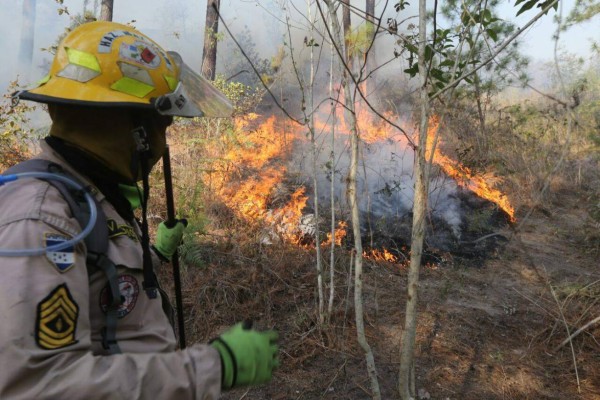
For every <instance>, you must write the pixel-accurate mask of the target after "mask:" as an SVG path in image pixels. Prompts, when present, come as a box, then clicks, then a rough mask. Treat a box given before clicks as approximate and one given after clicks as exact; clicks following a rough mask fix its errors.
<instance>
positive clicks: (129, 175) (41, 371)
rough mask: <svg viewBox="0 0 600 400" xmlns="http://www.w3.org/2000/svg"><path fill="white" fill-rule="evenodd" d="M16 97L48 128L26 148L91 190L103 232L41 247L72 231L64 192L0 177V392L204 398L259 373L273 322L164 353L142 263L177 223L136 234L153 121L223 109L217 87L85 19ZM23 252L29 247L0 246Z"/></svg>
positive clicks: (44, 183)
mask: <svg viewBox="0 0 600 400" xmlns="http://www.w3.org/2000/svg"><path fill="white" fill-rule="evenodd" d="M16 96H17V97H18V98H19V99H21V100H31V101H36V102H41V103H45V104H47V106H48V113H49V115H50V118H51V119H52V125H51V129H50V132H49V136H48V137H47V138H46V139H45V140H43V141H42V143H41V150H42V151H41V154H39V155H38V156H36V157H37V158H38V159H42V160H48V162H49V165H52V167H53V168H54V170H53V171H55V172H56V169H57V168H58V170H60V171H61V172H62V173H64V174H66V175H67V176H71V177H74V178H76V180H77V181H79V182H81V183H82V184H83V185H84V186H89V187H90V188H91V189H90V191H91V193H92V194H93V198H94V202H95V204H97V206H98V209H99V212H98V215H99V216H100V215H101V216H102V217H103V218H105V222H104V223H105V224H106V226H107V227H108V229H107V232H108V237H109V240H108V245H107V248H106V251H105V253H106V254H96V253H94V252H92V251H91V247H90V246H89V245H88V244H87V243H88V242H79V243H75V244H73V245H71V246H67V247H65V248H61V249H58V248H57V247H53V246H55V245H56V244H61V243H63V244H67V243H69V240H71V239H73V238H74V237H76V236H77V235H78V234H79V233H80V232H81V231H82V227H81V224H80V223H79V222H78V219H76V218H75V216H74V215H73V208H72V207H70V204H69V201H67V200H68V199H67V197H69V194H65V193H61V191H60V190H58V189H57V187H56V186H55V185H53V184H52V182H51V180H38V179H18V180H16V181H15V182H11V183H9V184H6V185H3V186H0V268H1V270H2V279H1V280H0V321H1V323H0V365H2V373H1V374H0V398H1V399H57V398H66V399H216V398H218V397H219V396H220V393H221V391H222V390H227V389H230V388H234V387H238V386H247V385H257V384H261V383H265V382H268V381H269V380H270V379H271V375H272V370H273V369H274V368H276V367H277V366H278V358H277V352H278V347H277V333H276V332H275V331H257V330H254V329H251V328H250V327H248V326H245V325H244V324H237V325H235V326H233V327H232V328H230V329H229V330H226V331H225V333H223V334H222V335H221V336H219V337H218V338H217V339H215V340H213V341H212V342H211V343H209V344H195V345H193V346H191V347H188V348H185V349H181V350H178V349H177V342H176V338H175V334H174V331H173V329H172V325H171V323H170V312H169V302H168V301H167V300H166V298H165V295H164V293H163V292H162V290H160V287H159V286H158V283H157V282H156V276H155V275H154V270H155V268H157V267H159V266H160V259H161V258H162V259H169V258H170V257H171V256H172V255H173V253H174V251H175V249H176V248H177V246H178V245H179V243H180V241H181V237H182V235H183V229H184V223H183V222H182V221H179V222H178V223H177V224H176V225H175V226H174V227H167V226H166V225H165V224H161V225H160V226H159V228H158V235H157V238H156V243H154V246H153V247H151V246H150V244H149V239H148V238H147V236H148V229H147V220H146V216H145V214H146V213H145V205H146V202H147V198H148V194H149V190H148V189H149V186H148V174H149V172H150V169H151V168H152V166H153V165H154V164H155V163H156V162H157V161H158V160H159V158H160V157H161V155H162V154H163V152H164V149H165V146H166V138H165V131H166V128H167V127H168V126H169V124H171V122H172V120H173V116H183V117H195V116H202V115H208V116H210V115H214V116H223V115H227V114H228V113H229V112H230V107H231V106H230V105H229V103H228V102H227V101H226V99H225V98H224V97H223V95H222V94H221V93H220V92H218V91H217V90H216V89H214V88H213V87H212V86H211V85H210V84H208V83H207V82H206V81H203V80H202V79H201V78H200V77H198V76H197V75H196V74H195V73H194V72H193V71H191V70H190V69H189V67H187V66H186V65H185V64H184V63H183V61H182V60H181V58H180V57H179V56H178V55H177V54H176V53H172V52H165V51H164V50H163V49H162V48H161V47H160V46H158V45H157V44H156V43H155V42H153V41H152V40H151V39H149V38H148V37H147V36H145V35H144V34H142V33H140V32H138V31H137V30H135V29H133V28H131V27H129V26H126V25H121V24H117V23H113V22H91V23H86V24H83V25H81V26H79V27H77V28H75V29H74V30H72V31H71V32H70V33H69V34H68V35H67V36H66V37H65V38H64V39H63V40H62V42H61V44H60V45H59V47H58V49H57V51H56V56H55V58H54V61H53V64H52V66H51V69H50V72H49V74H48V75H47V76H46V77H45V78H43V79H42V80H41V81H40V82H39V86H38V87H36V88H35V89H31V90H28V91H22V92H19V93H17V94H16ZM139 181H142V182H143V187H144V190H140V189H138V187H137V182H139ZM140 206H141V207H142V220H141V223H139V222H138V221H137V220H136V219H135V217H134V210H135V209H136V208H137V207H140ZM90 223H94V221H92V222H90ZM27 248H29V249H31V248H34V249H35V248H42V253H41V254H37V255H26V253H25V252H23V253H22V255H19V254H17V255H14V254H13V255H11V256H7V254H6V251H5V252H3V251H2V249H4V250H6V249H13V250H14V249H27ZM43 248H48V249H53V250H54V249H55V248H56V249H57V250H55V251H50V250H47V251H45V252H44V250H43ZM17 253H18V250H17ZM92 253H94V254H92ZM100 253H102V251H101V252H100ZM90 255H94V257H90ZM90 260H92V261H93V262H92V261H90ZM94 260H95V261H94ZM115 293H116V294H115Z"/></svg>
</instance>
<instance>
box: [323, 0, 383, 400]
mask: <svg viewBox="0 0 600 400" xmlns="http://www.w3.org/2000/svg"><path fill="white" fill-rule="evenodd" d="M324 1H325V3H326V4H327V7H328V9H329V15H330V18H331V21H332V24H333V36H334V37H333V38H332V40H333V41H334V43H335V45H336V46H337V47H338V48H339V49H340V53H341V54H342V55H343V54H344V50H343V47H342V46H343V42H342V38H341V32H340V26H339V23H338V19H337V13H336V10H335V6H334V4H333V1H332V0H324ZM340 75H341V76H342V86H343V88H344V102H345V105H346V109H347V110H348V116H349V120H348V125H349V127H350V135H351V144H350V147H351V161H350V172H349V174H348V182H347V185H348V187H347V196H348V201H349V203H350V208H351V213H352V231H353V233H354V251H355V252H356V259H355V264H354V308H355V312H356V314H355V315H356V334H357V339H358V343H359V344H360V346H361V347H362V349H363V350H364V352H365V357H366V361H367V373H368V374H369V378H370V380H371V391H372V396H373V399H376V400H379V399H381V392H380V390H379V382H378V380H377V370H376V368H375V359H374V357H373V352H372V351H371V347H370V346H369V343H368V342H367V338H366V336H365V324H364V315H363V300H362V272H363V258H362V239H361V236H360V213H359V209H358V194H357V190H356V171H357V169H358V154H359V137H358V131H357V129H356V115H355V113H354V99H353V98H352V91H351V88H350V85H349V82H348V79H347V76H346V74H345V73H344V71H343V69H342V68H340Z"/></svg>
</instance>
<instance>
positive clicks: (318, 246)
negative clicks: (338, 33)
mask: <svg viewBox="0 0 600 400" xmlns="http://www.w3.org/2000/svg"><path fill="white" fill-rule="evenodd" d="M310 3H311V2H310V0H307V2H306V6H307V8H308V22H309V23H310V38H309V39H310V41H309V43H311V46H310V81H309V83H308V112H309V116H308V130H309V132H310V144H311V148H312V175H313V176H312V178H313V198H314V202H315V227H316V229H315V249H316V252H317V291H318V296H319V323H320V324H323V323H324V322H325V297H324V294H323V262H322V260H321V239H320V235H319V220H320V215H319V190H318V188H319V185H318V175H319V166H318V163H317V160H318V157H319V149H318V146H317V142H316V140H315V114H314V84H315V60H314V57H315V50H314V49H315V47H314V46H312V43H313V41H314V37H313V30H314V26H315V21H314V19H313V17H312V12H311V9H310Z"/></svg>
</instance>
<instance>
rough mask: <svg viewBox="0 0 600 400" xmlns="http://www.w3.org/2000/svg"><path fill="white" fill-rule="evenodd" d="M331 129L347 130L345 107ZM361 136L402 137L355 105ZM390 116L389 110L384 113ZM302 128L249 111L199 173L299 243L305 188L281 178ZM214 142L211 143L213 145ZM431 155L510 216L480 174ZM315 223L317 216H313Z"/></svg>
mask: <svg viewBox="0 0 600 400" xmlns="http://www.w3.org/2000/svg"><path fill="white" fill-rule="evenodd" d="M337 115H338V123H337V126H336V132H339V133H341V134H348V133H349V131H350V130H349V128H348V126H347V123H346V121H345V120H344V110H343V109H342V108H340V109H339V111H338V113H337ZM356 115H357V123H358V129H359V133H360V137H361V140H362V141H363V142H366V143H377V142H383V141H392V140H393V141H399V140H402V141H405V139H404V138H402V137H401V136H400V138H399V136H398V135H397V132H395V130H394V129H393V128H391V127H390V126H389V125H388V124H386V123H384V122H382V121H381V120H380V119H378V120H379V121H380V122H377V121H376V120H374V118H373V117H372V115H371V114H370V113H369V112H368V110H365V109H362V108H359V109H357V112H356ZM388 117H389V118H393V116H388ZM328 123H329V122H320V121H316V122H315V128H316V129H317V130H321V131H326V130H327V129H328V128H329V127H328ZM437 126H438V121H437V119H436V118H433V119H432V123H431V127H430V131H429V137H428V141H429V143H428V148H429V149H431V148H432V141H433V138H434V135H433V133H434V132H435V131H436V129H437ZM305 131H306V128H305V127H300V126H298V125H293V124H291V123H290V122H288V121H278V120H277V119H276V117H275V116H271V117H269V118H266V119H264V120H262V118H261V117H260V116H259V115H256V114H248V115H246V116H244V117H240V118H237V119H236V120H235V121H234V129H233V133H232V134H230V135H225V136H224V138H223V140H222V141H220V142H216V141H215V142H213V144H212V145H213V146H215V148H214V149H212V152H211V153H210V154H213V155H214V158H215V160H216V161H215V162H214V163H213V164H212V166H215V167H213V168H211V169H210V171H206V172H205V173H204V177H205V183H206V185H207V187H209V189H210V190H211V191H212V192H213V193H215V194H216V195H217V196H218V198H219V199H220V200H221V201H222V202H223V203H224V204H225V205H227V207H228V208H229V209H231V210H232V211H233V212H234V214H235V215H236V217H237V218H240V219H243V220H245V221H247V222H249V223H251V224H253V225H255V226H256V225H262V226H267V227H270V229H271V230H272V231H273V232H274V233H276V234H277V235H278V236H279V237H280V238H281V239H283V240H286V241H288V242H291V243H296V244H299V243H300V242H301V240H302V239H303V238H304V239H305V238H306V232H301V231H300V220H301V218H302V217H303V210H304V208H305V206H306V204H307V202H308V196H307V195H306V193H305V192H306V189H305V188H304V187H302V186H300V187H297V188H295V189H293V190H290V189H288V188H286V187H289V186H290V185H289V184H284V181H285V179H286V177H287V172H288V171H287V168H286V164H287V160H288V158H289V155H290V153H291V151H292V147H291V146H292V143H293V141H294V140H296V139H302V137H303V136H304V135H303V134H302V133H305ZM217 146H218V147H219V148H216V147H217ZM433 161H434V162H435V163H436V164H438V165H440V167H441V168H442V169H443V170H444V172H445V173H446V174H447V175H448V176H450V177H452V178H453V179H455V180H456V182H457V183H458V184H459V185H460V186H462V187H465V188H468V189H469V190H471V191H473V192H474V193H476V194H477V195H478V196H480V197H482V198H485V199H487V200H490V201H492V202H494V203H495V204H497V205H498V206H499V207H500V208H501V209H502V210H504V211H505V212H506V213H507V214H508V215H509V216H510V218H511V221H515V218H514V209H513V207H512V206H511V205H510V202H509V200H508V198H507V197H506V196H505V195H504V194H502V193H501V192H500V191H499V190H496V189H494V188H493V187H492V186H491V184H489V183H488V181H486V179H485V177H482V176H478V175H476V174H474V173H473V172H472V171H471V170H469V169H468V168H466V167H464V166H462V165H460V164H458V163H456V162H455V161H454V160H452V159H451V158H449V157H447V156H445V155H444V154H442V153H441V152H440V151H439V149H436V150H435V152H434V157H433ZM315 224H316V222H315ZM346 234H347V223H346V222H344V221H339V222H338V227H337V229H336V231H335V237H334V238H333V242H334V244H335V245H336V246H340V245H341V243H342V241H343V239H344V238H345V236H346ZM331 242H332V238H331V233H327V237H326V239H325V240H324V241H323V242H322V243H321V245H322V246H327V245H331ZM363 256H364V257H366V258H369V259H372V260H376V261H386V262H391V263H399V262H401V260H399V259H398V256H396V255H394V254H393V253H392V252H390V251H389V250H387V249H381V250H378V249H371V250H368V251H365V252H364V254H363Z"/></svg>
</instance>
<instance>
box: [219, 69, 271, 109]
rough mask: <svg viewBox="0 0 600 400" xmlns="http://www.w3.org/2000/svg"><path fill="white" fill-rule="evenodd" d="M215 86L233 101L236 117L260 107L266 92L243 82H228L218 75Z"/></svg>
mask: <svg viewBox="0 0 600 400" xmlns="http://www.w3.org/2000/svg"><path fill="white" fill-rule="evenodd" d="M213 84H214V85H215V87H216V88H217V89H219V90H220V91H221V92H223V93H224V94H225V96H227V98H228V99H229V100H230V101H231V103H232V104H233V108H234V115H243V114H247V113H249V112H252V111H253V110H254V109H255V108H256V106H258V104H259V103H260V101H261V99H262V96H263V94H264V91H262V90H260V89H258V88H253V87H251V86H248V85H245V84H243V83H241V82H234V81H227V80H225V77H224V76H223V75H217V76H216V77H215V80H214V81H213Z"/></svg>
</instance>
